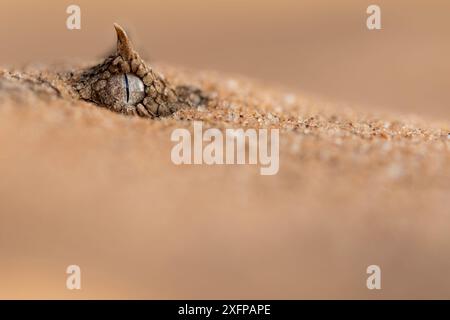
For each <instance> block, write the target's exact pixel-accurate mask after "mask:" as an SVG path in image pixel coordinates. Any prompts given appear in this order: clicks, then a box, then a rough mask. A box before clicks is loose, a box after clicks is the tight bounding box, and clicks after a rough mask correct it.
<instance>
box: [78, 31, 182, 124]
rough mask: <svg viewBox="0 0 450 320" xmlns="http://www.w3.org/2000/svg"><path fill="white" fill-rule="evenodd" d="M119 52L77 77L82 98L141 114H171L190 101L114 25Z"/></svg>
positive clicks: (124, 111)
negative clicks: (149, 63) (143, 57)
mask: <svg viewBox="0 0 450 320" xmlns="http://www.w3.org/2000/svg"><path fill="white" fill-rule="evenodd" d="M114 28H115V30H116V34H117V50H116V53H114V54H113V55H111V56H109V57H108V58H106V59H105V60H104V61H103V62H102V63H100V64H98V65H96V66H94V67H91V68H89V69H87V70H84V71H83V72H82V73H81V74H79V76H77V77H75V78H74V80H73V87H74V88H75V90H76V92H77V93H78V95H79V97H80V99H83V100H87V101H90V102H93V103H95V104H97V105H100V106H104V107H107V108H109V109H111V110H113V111H116V112H120V113H124V114H130V115H139V116H141V117H150V118H154V117H160V116H168V115H170V114H172V113H174V112H175V111H177V110H178V109H180V108H181V107H183V106H189V105H190V103H189V101H187V100H186V99H185V97H184V95H178V94H177V90H176V88H173V87H172V86H171V85H170V84H169V83H168V81H167V80H165V79H164V77H163V76H162V75H160V74H159V73H157V72H155V71H154V70H153V69H152V68H151V67H150V66H149V65H148V64H146V63H145V62H144V61H143V60H142V59H141V57H140V56H139V54H138V53H137V52H136V51H135V50H134V48H133V45H132V43H131V41H130V39H129V38H128V36H127V34H126V32H125V31H124V30H123V28H122V27H121V26H119V25H118V24H114Z"/></svg>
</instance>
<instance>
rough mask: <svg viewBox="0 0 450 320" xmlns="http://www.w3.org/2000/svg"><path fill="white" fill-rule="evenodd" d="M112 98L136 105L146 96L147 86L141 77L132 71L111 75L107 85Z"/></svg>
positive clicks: (122, 102) (119, 101) (121, 102)
mask: <svg viewBox="0 0 450 320" xmlns="http://www.w3.org/2000/svg"><path fill="white" fill-rule="evenodd" d="M107 91H108V94H109V95H110V99H112V100H114V101H115V102H117V103H120V104H125V105H136V104H137V103H139V102H141V101H142V100H143V99H144V97H145V87H144V83H143V82H142V80H141V79H139V78H138V77H136V76H135V75H133V74H130V73H124V74H119V75H115V76H113V77H111V78H110V79H109V81H108V87H107Z"/></svg>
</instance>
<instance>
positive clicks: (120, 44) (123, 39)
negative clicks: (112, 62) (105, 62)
mask: <svg viewBox="0 0 450 320" xmlns="http://www.w3.org/2000/svg"><path fill="white" fill-rule="evenodd" d="M114 28H115V29H116V33H117V53H118V54H119V55H120V56H122V58H124V59H125V60H130V59H131V56H132V54H133V46H132V44H131V41H130V39H128V36H127V34H126V32H125V30H123V28H122V27H121V26H119V25H118V24H117V23H114Z"/></svg>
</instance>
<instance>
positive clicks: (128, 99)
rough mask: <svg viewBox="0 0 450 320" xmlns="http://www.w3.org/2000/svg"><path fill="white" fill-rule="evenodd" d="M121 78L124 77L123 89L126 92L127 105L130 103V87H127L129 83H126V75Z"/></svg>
mask: <svg viewBox="0 0 450 320" xmlns="http://www.w3.org/2000/svg"><path fill="white" fill-rule="evenodd" d="M123 76H124V77H125V88H126V90H127V103H128V101H130V86H129V83H128V77H127V74H124V75H123Z"/></svg>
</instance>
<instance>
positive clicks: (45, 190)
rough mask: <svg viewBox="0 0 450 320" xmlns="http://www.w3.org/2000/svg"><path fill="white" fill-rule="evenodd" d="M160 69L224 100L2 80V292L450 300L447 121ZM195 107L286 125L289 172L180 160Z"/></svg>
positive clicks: (245, 122)
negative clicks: (20, 88) (143, 113)
mask: <svg viewBox="0 0 450 320" xmlns="http://www.w3.org/2000/svg"><path fill="white" fill-rule="evenodd" d="M157 69H158V70H162V71H163V73H164V74H166V76H167V78H169V79H171V80H172V81H173V82H175V83H191V84H197V85H199V86H201V87H202V88H204V89H205V90H208V91H209V92H216V93H217V94H218V95H219V97H220V104H219V105H218V106H217V107H216V108H214V109H211V110H203V109H199V110H184V111H180V112H178V113H176V114H175V115H174V116H173V117H170V118H167V119H161V120H145V119H139V118H137V117H125V116H122V115H119V114H115V113H112V112H110V111H108V110H106V109H103V108H98V107H96V106H93V105H89V104H87V103H84V102H73V101H70V100H62V99H55V98H51V97H48V96H46V94H45V93H43V94H42V95H41V96H40V97H36V96H35V95H34V94H30V95H28V94H26V93H25V92H20V95H19V96H18V97H17V96H16V98H14V99H13V98H12V97H13V93H12V92H11V91H7V90H5V87H4V86H5V83H2V85H3V87H0V93H1V94H0V146H1V152H0V177H1V179H0V255H1V258H0V298H158V299H164V298H182V299H189V298H194V299H195V298H204V299H206V298H207V299H214V298H234V299H241V298H255V299H258V298H268V299H270V298H293V299H299V298H449V297H450V277H449V276H448V274H447V273H448V270H450V256H449V255H448V252H450V236H449V234H448V225H449V222H450V216H449V209H448V208H449V206H450V198H449V191H450V161H449V160H450V152H449V150H450V149H449V147H450V139H448V136H447V135H448V132H449V129H450V127H449V124H448V122H447V123H438V122H428V121H422V120H420V119H417V118H414V117H410V116H406V115H401V114H390V115H386V114H369V113H368V112H367V111H364V112H363V111H357V109H358V108H355V109H350V108H347V107H346V106H343V105H338V104H332V103H329V102H326V101H321V100H319V99H316V98H308V97H306V96H304V95H295V94H294V95H292V94H288V93H287V92H283V91H282V90H278V89H277V90H275V89H272V88H269V87H266V86H262V85H259V84H258V83H256V82H253V81H251V80H249V79H243V78H236V77H234V78H233V79H231V78H229V77H226V76H223V75H219V74H215V73H211V72H193V71H190V70H189V71H187V70H182V69H177V68H172V67H169V66H167V65H161V64H160V65H157ZM2 88H3V90H2ZM17 99H19V100H20V101H18V102H17ZM15 101H16V102H15ZM192 120H203V121H204V126H205V127H219V128H225V127H244V128H250V127H255V128H258V127H259V128H269V127H273V128H280V129H281V136H280V162H281V164H280V171H279V173H278V175H275V176H260V175H259V169H258V168H257V167H256V166H211V167H208V166H175V165H174V164H172V162H171V160H170V150H171V148H172V146H173V143H172V142H170V134H171V132H172V130H173V129H174V128H177V127H186V128H191V125H192ZM70 264H77V265H80V266H81V268H82V290H81V291H68V290H67V289H66V288H65V279H66V274H65V268H66V267H67V266H68V265H70ZM371 264H377V265H380V266H381V268H382V288H383V289H382V290H381V291H376V292H375V291H369V290H367V289H366V287H365V282H366V277H367V275H366V273H365V270H366V267H367V266H368V265H371Z"/></svg>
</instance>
